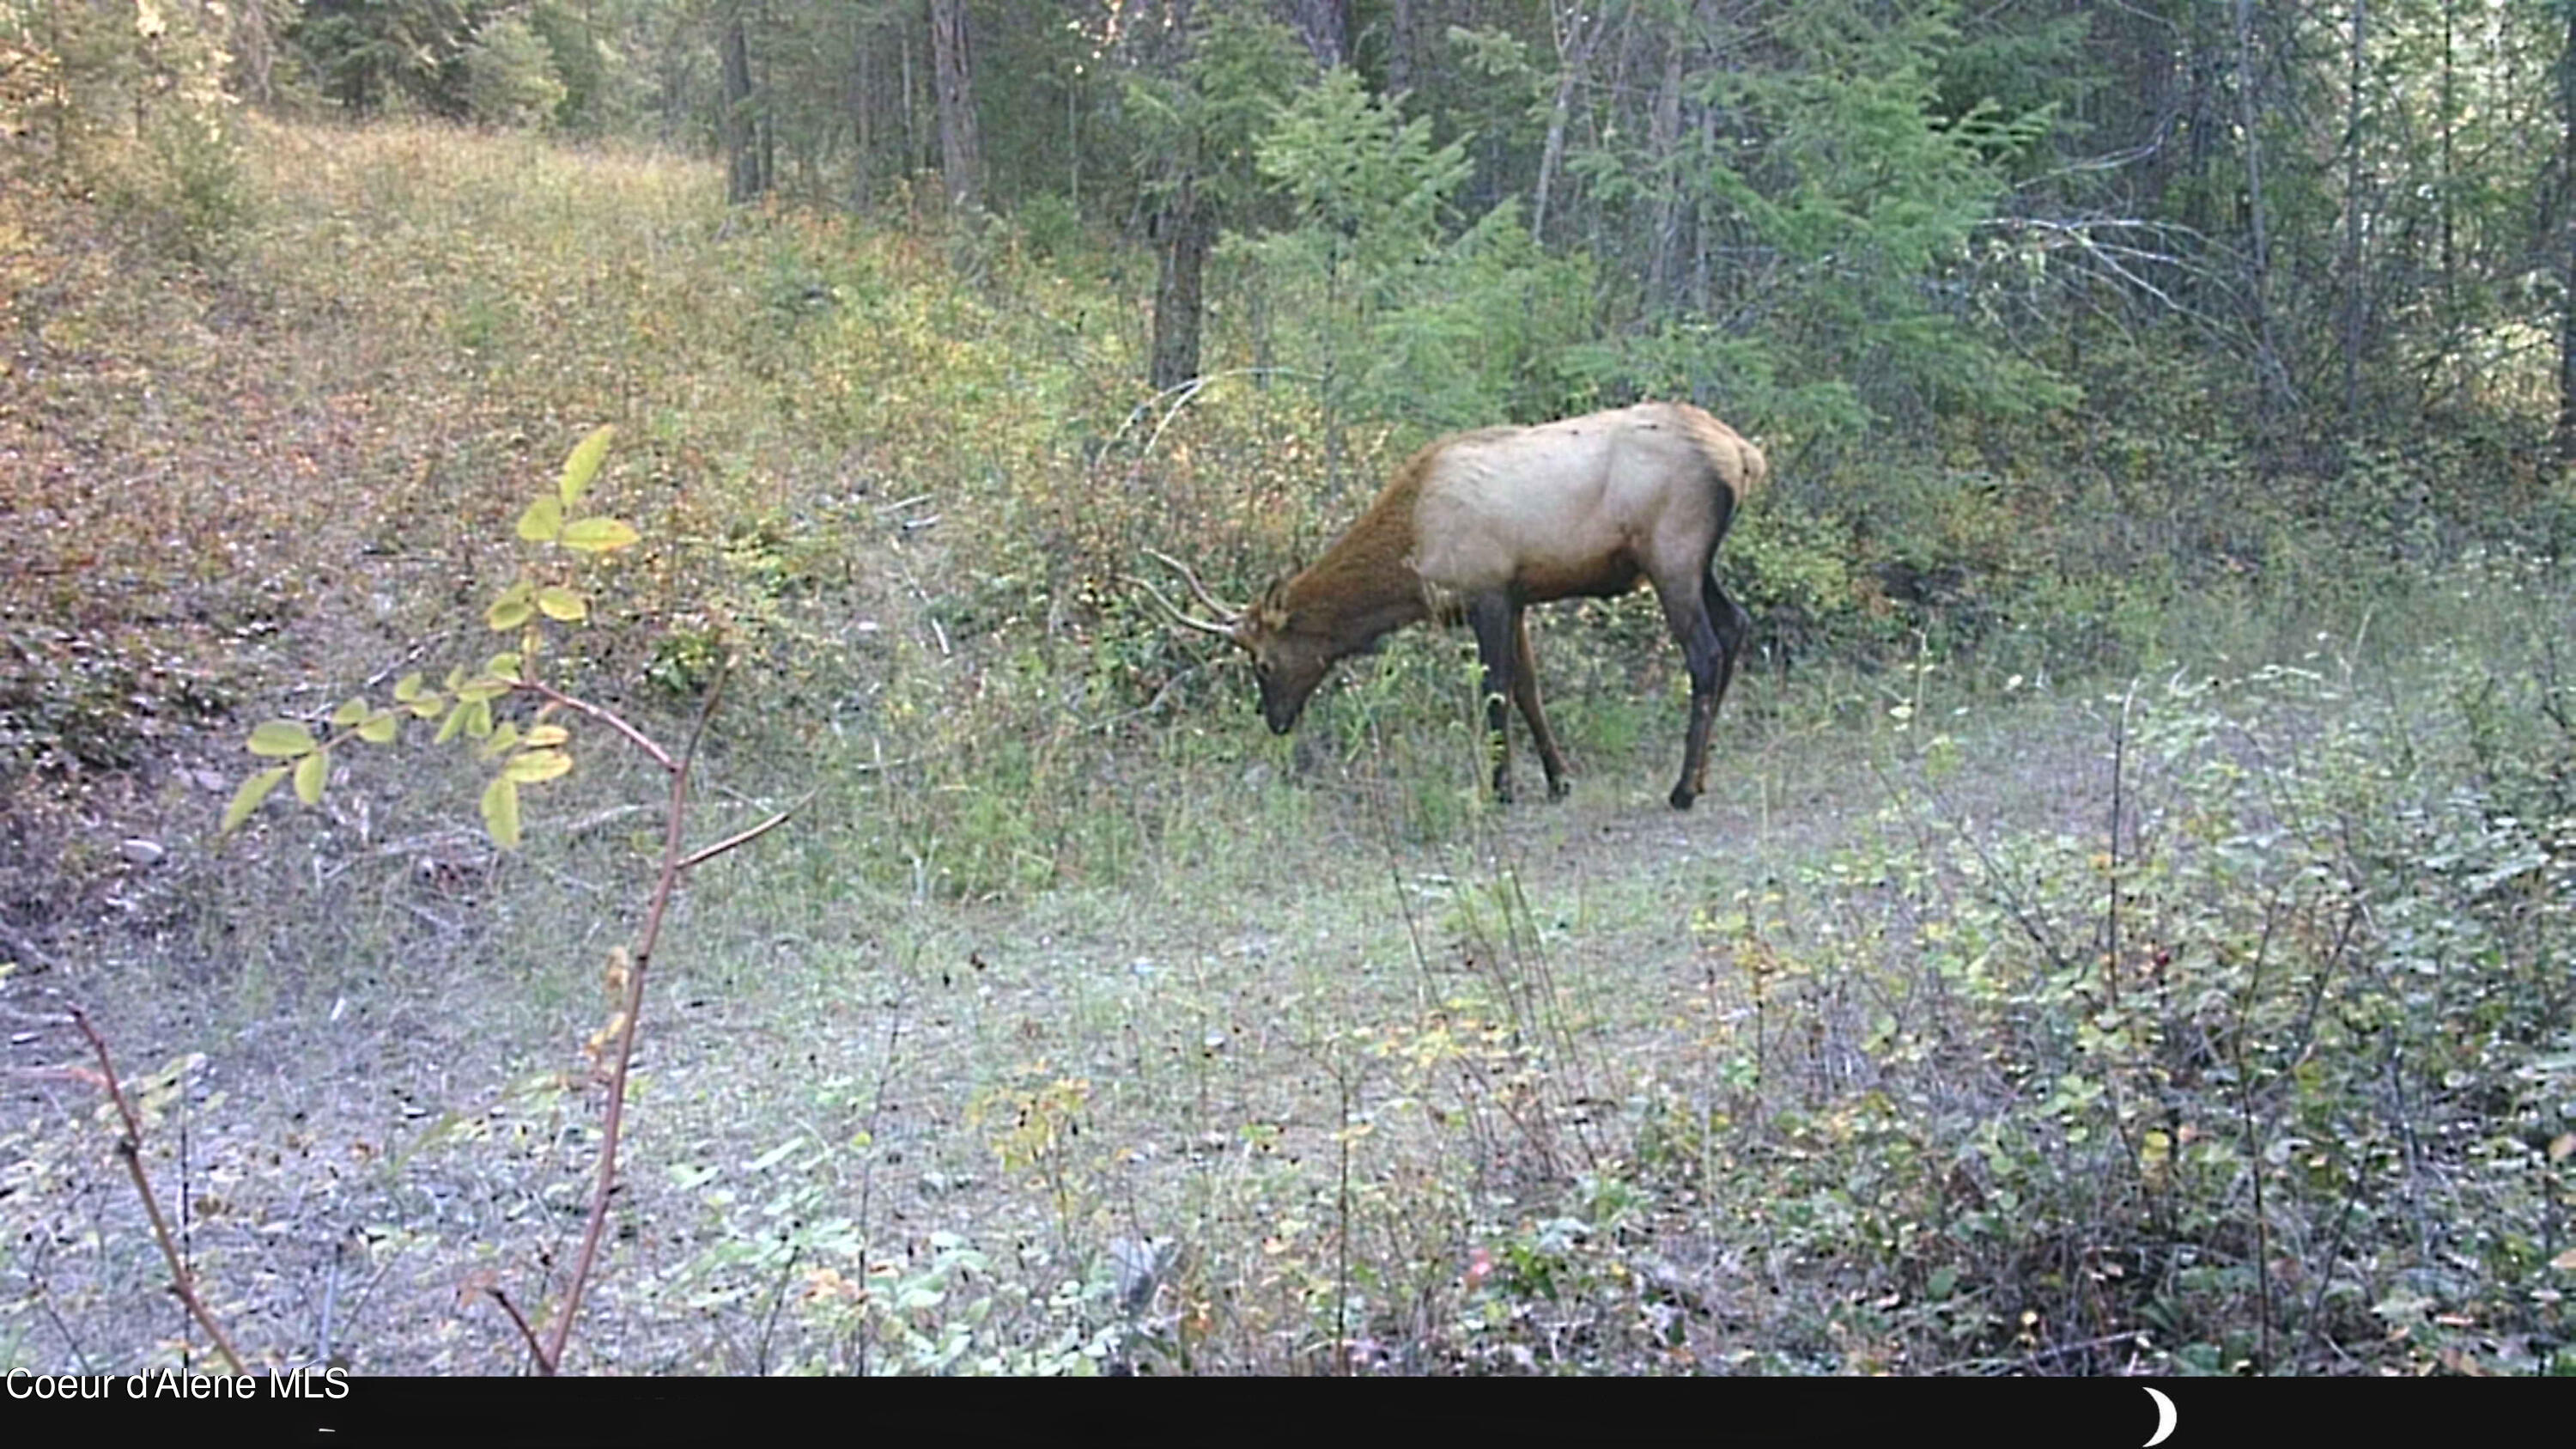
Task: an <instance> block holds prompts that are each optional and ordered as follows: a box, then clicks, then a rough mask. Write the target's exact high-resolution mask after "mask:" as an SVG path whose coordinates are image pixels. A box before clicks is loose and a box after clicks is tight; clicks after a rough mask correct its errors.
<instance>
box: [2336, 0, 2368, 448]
mask: <svg viewBox="0 0 2576 1449" xmlns="http://www.w3.org/2000/svg"><path fill="white" fill-rule="evenodd" d="M2369 44H2370V0H2353V6H2352V62H2351V66H2350V75H2351V80H2350V85H2351V88H2352V93H2351V94H2350V95H2349V96H2347V97H2346V98H2345V106H2344V134H2343V146H2344V170H2343V420H2344V428H2345V430H2346V434H2347V436H2349V435H2350V433H2351V432H2352V430H2355V429H2357V428H2359V427H2360V425H2361V343H2362V325H2363V320H2364V315H2363V298H2364V295H2365V294H2364V291H2363V288H2362V277H2361V99H2362V90H2363V85H2364V80H2365V77H2366V74H2367V72H2366V68H2365V63H2366V61H2367V59H2368V56H2369Z"/></svg>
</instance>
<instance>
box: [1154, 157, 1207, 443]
mask: <svg viewBox="0 0 2576 1449" xmlns="http://www.w3.org/2000/svg"><path fill="white" fill-rule="evenodd" d="M1154 240H1155V241H1156V243H1158V249H1159V250H1160V252H1161V253H1162V262H1161V266H1160V268H1159V269H1158V271H1157V273H1156V275H1155V278H1154V357H1153V373H1152V377H1153V384H1154V390H1155V391H1157V392H1161V391H1164V390H1166V389H1169V388H1175V387H1179V386H1181V385H1182V384H1184V383H1186V382H1188V381H1189V380H1190V379H1191V378H1194V377H1196V376H1198V375H1199V323H1200V319H1201V318H1202V317H1203V316H1204V315H1205V308H1204V302H1205V299H1204V296H1203V294H1202V292H1201V283H1202V281H1203V280H1204V278H1205V277H1206V275H1207V258H1208V249H1209V247H1210V246H1211V245H1213V244H1214V242H1215V240H1216V218H1215V216H1214V215H1213V214H1212V212H1211V209H1210V208H1209V206H1208V204H1207V202H1206V200H1205V199H1204V198H1202V197H1201V196H1200V195H1199V190H1198V179H1197V178H1196V177H1194V176H1183V177H1182V178H1181V184H1180V187H1179V189H1178V190H1176V191H1175V192H1173V194H1172V197H1171V199H1170V200H1169V201H1166V202H1165V203H1164V204H1163V208H1162V210H1160V211H1159V212H1157V213H1156V214H1155V216H1154Z"/></svg>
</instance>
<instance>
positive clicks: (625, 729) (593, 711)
mask: <svg viewBox="0 0 2576 1449" xmlns="http://www.w3.org/2000/svg"><path fill="white" fill-rule="evenodd" d="M511 683H512V684H514V685H516V686H517V687H519V688H521V689H524V690H526V691H528V692H529V693H530V694H534V695H540V696H543V697H544V698H545V699H546V700H548V701H550V702H552V703H554V704H559V705H562V706H563V707H564V708H566V709H568V710H572V711H574V712H575V713H578V714H586V715H588V716H590V717H591V718H592V719H595V720H597V721H599V722H600V723H601V724H604V725H606V726H608V727H609V728H610V729H613V730H615V731H617V732H618V733H619V734H621V735H624V736H626V740H627V743H629V744H631V745H633V746H635V748H637V749H639V750H642V751H643V752H644V753H645V754H647V755H650V756H651V757H652V759H653V763H654V764H657V765H659V766H661V767H662V768H663V769H664V770H665V771H666V772H669V773H671V774H678V773H679V772H680V770H681V768H682V766H681V764H680V762H679V761H677V760H674V759H672V758H671V752H670V751H668V750H666V749H663V748H662V747H661V746H660V745H659V744H656V743H655V742H654V740H653V737H652V736H651V735H648V734H646V733H644V732H643V731H642V730H639V729H637V728H636V727H635V726H633V725H631V724H628V723H627V722H626V721H625V720H624V719H622V718H620V717H619V716H618V714H617V712H616V711H615V710H612V709H605V708H602V707H601V706H599V705H595V704H592V703H591V702H590V701H589V700H586V699H576V698H574V697H573V696H571V695H569V694H566V693H564V692H563V691H562V690H560V689H557V688H555V687H554V686H553V685H551V684H540V683H538V682H537V681H536V680H533V679H516V680H512V681H511ZM721 688H722V686H721V685H719V686H717V687H716V689H710V690H708V691H707V697H708V698H709V699H713V698H715V695H716V692H717V689H721ZM699 725H700V728H702V729H703V728H704V727H705V717H704V716H703V715H701V716H700V717H699Z"/></svg>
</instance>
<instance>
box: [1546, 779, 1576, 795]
mask: <svg viewBox="0 0 2576 1449" xmlns="http://www.w3.org/2000/svg"><path fill="white" fill-rule="evenodd" d="M1573 793H1574V786H1573V784H1572V783H1571V782H1569V781H1565V780H1550V781H1548V782H1547V798H1549V799H1550V800H1562V799H1564V798H1565V797H1566V796H1568V795H1571V794H1573Z"/></svg>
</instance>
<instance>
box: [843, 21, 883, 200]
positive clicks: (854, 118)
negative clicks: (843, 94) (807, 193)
mask: <svg viewBox="0 0 2576 1449" xmlns="http://www.w3.org/2000/svg"><path fill="white" fill-rule="evenodd" d="M869 28H870V27H869V25H868V22H867V20H866V18H865V17H863V16H859V17H855V19H854V22H853V24H852V26H851V31H850V94H849V105H850V158H851V159H850V210H852V211H859V212H864V211H866V210H867V209H868V203H869V202H870V201H872V200H874V199H875V195H876V187H875V186H874V184H873V182H874V174H873V168H872V167H871V166H870V164H869V163H870V162H871V161H873V160H874V159H875V158H874V157H872V156H870V155H869V154H868V148H869V146H870V145H871V144H872V143H873V142H874V140H875V137H874V136H872V135H871V134H870V132H869V127H868V30H869Z"/></svg>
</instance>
